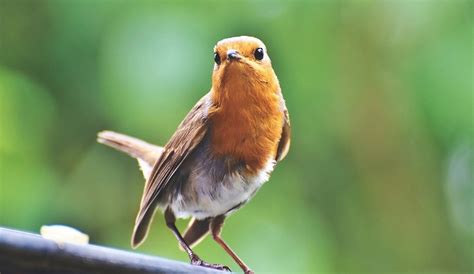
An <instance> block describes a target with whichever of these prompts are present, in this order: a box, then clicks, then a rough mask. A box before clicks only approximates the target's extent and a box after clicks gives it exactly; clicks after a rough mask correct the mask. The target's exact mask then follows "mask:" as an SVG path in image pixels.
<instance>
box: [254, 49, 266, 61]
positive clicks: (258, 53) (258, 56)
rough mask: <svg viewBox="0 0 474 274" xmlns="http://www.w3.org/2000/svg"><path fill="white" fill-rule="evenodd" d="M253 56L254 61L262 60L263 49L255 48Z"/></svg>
mask: <svg viewBox="0 0 474 274" xmlns="http://www.w3.org/2000/svg"><path fill="white" fill-rule="evenodd" d="M253 55H254V56H255V59H257V60H262V59H263V55H264V53H263V49H262V48H257V49H256V50H255V52H254V53H253Z"/></svg>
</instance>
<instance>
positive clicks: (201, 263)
mask: <svg viewBox="0 0 474 274" xmlns="http://www.w3.org/2000/svg"><path fill="white" fill-rule="evenodd" d="M191 264H192V265H198V266H203V267H207V268H212V269H217V270H222V271H228V272H232V270H230V268H229V267H228V266H225V265H222V264H210V263H206V262H205V261H203V260H201V259H200V258H199V257H198V256H193V257H192V258H191ZM249 273H253V272H249Z"/></svg>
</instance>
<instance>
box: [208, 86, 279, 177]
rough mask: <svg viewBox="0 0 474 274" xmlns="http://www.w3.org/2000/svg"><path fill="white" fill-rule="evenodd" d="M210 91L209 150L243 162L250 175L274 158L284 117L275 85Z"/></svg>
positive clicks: (277, 88) (233, 87)
mask: <svg viewBox="0 0 474 274" xmlns="http://www.w3.org/2000/svg"><path fill="white" fill-rule="evenodd" d="M219 88H220V89H219V90H216V89H214V88H213V90H212V91H211V100H212V102H213V107H212V108H211V111H210V114H209V118H210V121H211V138H212V150H213V152H214V154H215V155H218V156H224V157H229V156H230V157H232V158H234V159H236V160H238V161H242V162H243V163H244V164H245V166H246V168H247V170H248V171H249V172H250V173H254V172H258V171H259V170H261V169H262V168H264V166H265V164H266V163H267V162H268V160H269V159H270V158H272V157H274V156H275V153H276V149H277V146H278V141H279V140H280V137H281V131H282V124H283V115H282V102H283V100H282V98H281V92H280V88H279V85H278V83H277V82H276V83H268V82H258V83H249V82H244V81H242V82H241V83H238V84H232V85H225V86H220V87H219Z"/></svg>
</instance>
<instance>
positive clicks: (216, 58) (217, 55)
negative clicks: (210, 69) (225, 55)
mask: <svg viewBox="0 0 474 274" xmlns="http://www.w3.org/2000/svg"><path fill="white" fill-rule="evenodd" d="M214 62H216V64H218V65H219V64H220V63H221V57H220V56H219V53H217V52H214Z"/></svg>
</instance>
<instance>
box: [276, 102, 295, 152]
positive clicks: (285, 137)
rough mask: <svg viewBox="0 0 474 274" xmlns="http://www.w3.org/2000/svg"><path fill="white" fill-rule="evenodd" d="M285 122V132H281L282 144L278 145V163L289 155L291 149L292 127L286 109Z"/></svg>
mask: <svg viewBox="0 0 474 274" xmlns="http://www.w3.org/2000/svg"><path fill="white" fill-rule="evenodd" d="M283 114H284V116H285V117H284V121H283V130H282V132H281V138H280V142H279V143H278V148H277V154H276V157H275V159H276V160H277V161H281V160H283V158H285V156H286V154H288V150H289V149H290V140H291V126H290V115H289V114H288V110H287V109H286V107H285V109H284V111H283Z"/></svg>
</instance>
